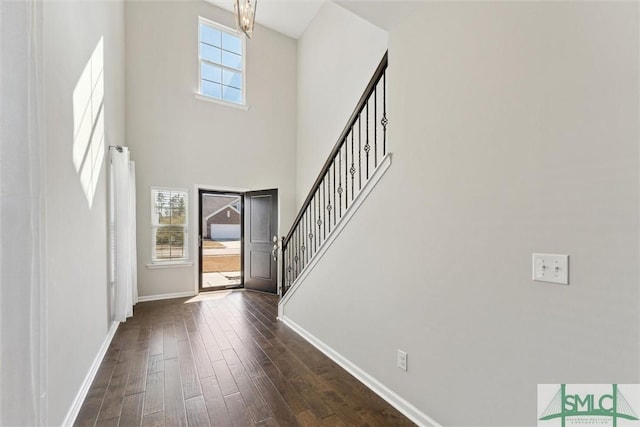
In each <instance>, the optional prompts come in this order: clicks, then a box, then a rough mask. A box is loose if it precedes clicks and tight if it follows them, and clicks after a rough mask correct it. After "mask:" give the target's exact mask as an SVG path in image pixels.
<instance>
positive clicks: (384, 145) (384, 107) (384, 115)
mask: <svg viewBox="0 0 640 427" xmlns="http://www.w3.org/2000/svg"><path fill="white" fill-rule="evenodd" d="M382 110H383V113H382V121H381V123H382V132H383V139H382V155H383V156H384V155H385V154H387V124H388V123H389V120H388V119H387V70H384V72H383V73H382Z"/></svg>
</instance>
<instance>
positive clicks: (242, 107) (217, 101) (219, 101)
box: [194, 93, 251, 111]
mask: <svg viewBox="0 0 640 427" xmlns="http://www.w3.org/2000/svg"><path fill="white" fill-rule="evenodd" d="M194 96H195V97H196V99H199V100H200V101H207V102H213V103H214V104H220V105H226V106H227V107H233V108H237V109H239V110H244V111H248V110H249V109H250V108H251V106H249V105H245V104H234V103H233V102H228V101H223V100H222V99H216V98H211V97H210V96H204V95H201V94H199V93H195V94H194Z"/></svg>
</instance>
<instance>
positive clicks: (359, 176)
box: [358, 114, 362, 191]
mask: <svg viewBox="0 0 640 427" xmlns="http://www.w3.org/2000/svg"><path fill="white" fill-rule="evenodd" d="M360 190H362V114H359V115H358V191H360Z"/></svg>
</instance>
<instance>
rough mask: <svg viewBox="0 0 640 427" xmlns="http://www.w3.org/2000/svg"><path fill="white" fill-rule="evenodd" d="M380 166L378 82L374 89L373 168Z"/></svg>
mask: <svg viewBox="0 0 640 427" xmlns="http://www.w3.org/2000/svg"><path fill="white" fill-rule="evenodd" d="M377 167H378V83H376V87H375V88H374V89H373V168H374V169H375V168H377Z"/></svg>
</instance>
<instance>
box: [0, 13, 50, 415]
mask: <svg viewBox="0 0 640 427" xmlns="http://www.w3.org/2000/svg"><path fill="white" fill-rule="evenodd" d="M41 18H42V5H41V3H39V2H35V1H20V2H17V1H14V2H8V1H4V2H0V70H1V71H0V326H1V328H0V425H3V426H30V425H43V424H44V423H45V422H46V417H45V413H44V410H45V408H46V405H45V403H46V400H45V399H43V398H42V397H41V396H42V394H43V393H44V392H45V391H46V366H45V365H44V363H42V362H43V361H44V359H45V353H44V351H45V348H46V346H45V345H44V344H46V343H44V342H43V341H44V336H45V331H46V328H44V327H43V325H46V319H45V318H44V316H43V313H42V310H41V306H42V304H43V300H44V298H45V289H46V287H45V274H44V273H45V268H44V265H43V264H44V263H43V259H44V249H45V248H44V227H43V220H44V212H43V206H44V196H43V195H44V189H43V187H44V186H43V183H44V176H43V173H42V169H43V156H44V152H45V150H44V143H43V138H42V135H43V133H42V129H43V123H42V120H41V119H42V118H41V115H40V114H38V112H39V111H42V102H43V93H42V74H41V71H42V59H43V57H42V21H41ZM26 378H29V379H30V381H26V380H25V379H26Z"/></svg>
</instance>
